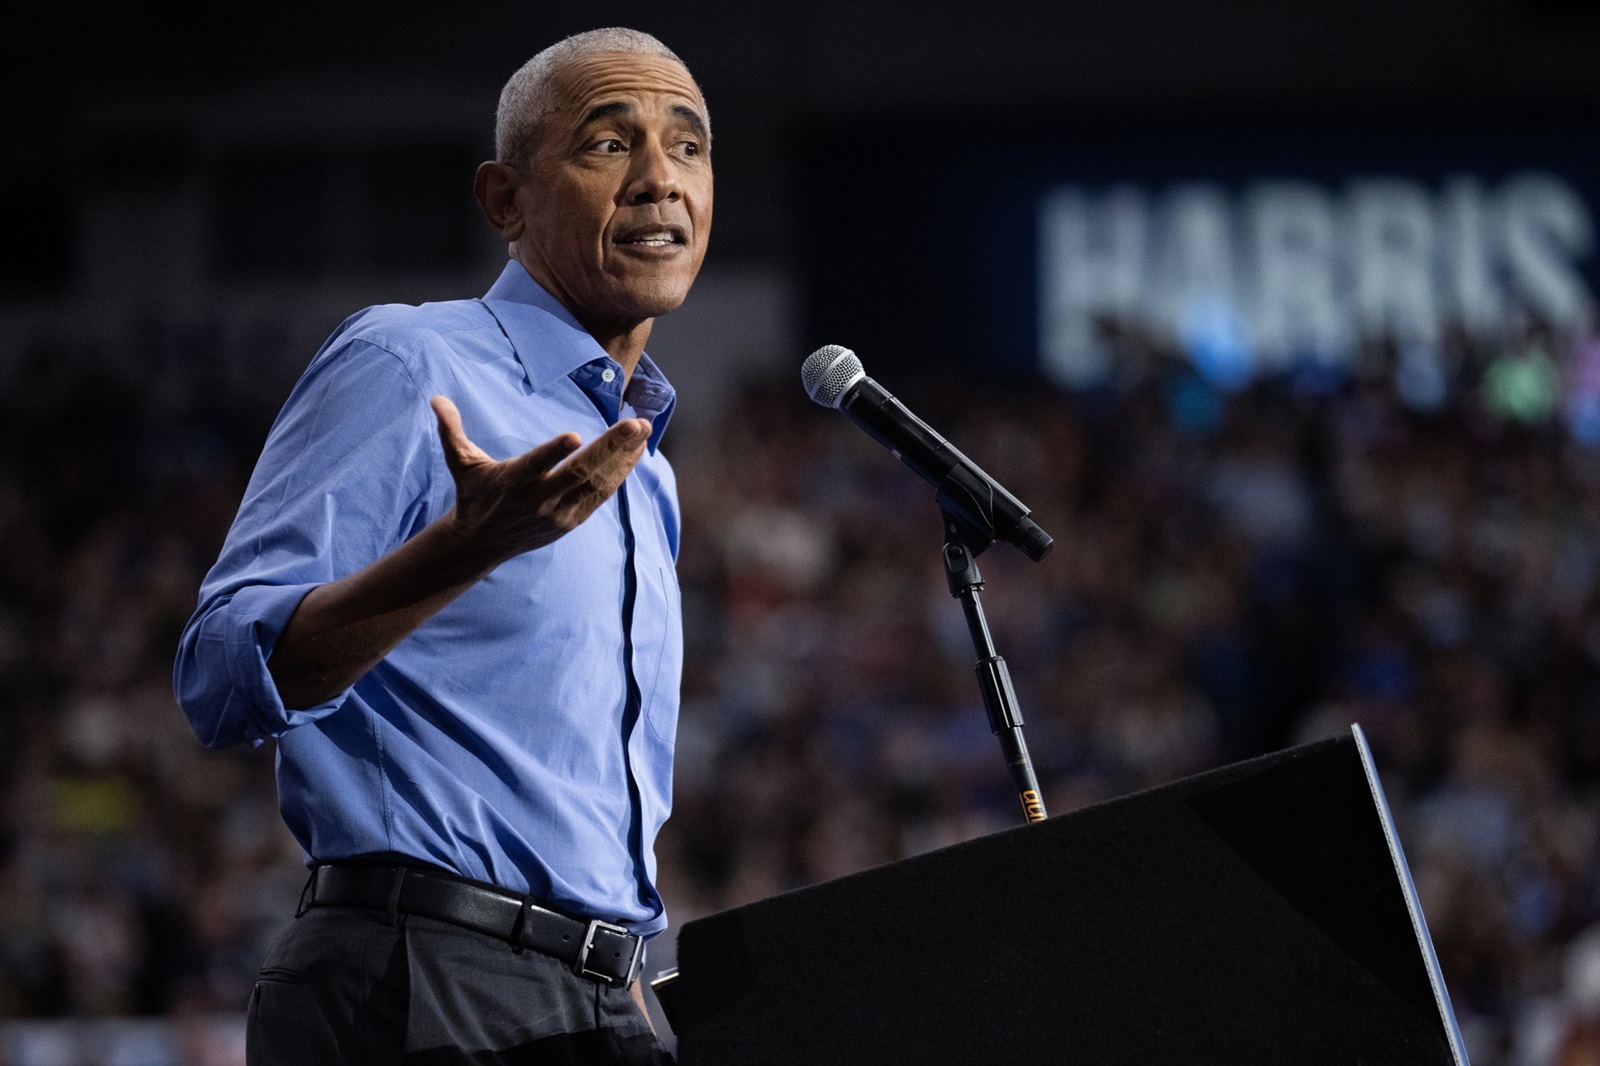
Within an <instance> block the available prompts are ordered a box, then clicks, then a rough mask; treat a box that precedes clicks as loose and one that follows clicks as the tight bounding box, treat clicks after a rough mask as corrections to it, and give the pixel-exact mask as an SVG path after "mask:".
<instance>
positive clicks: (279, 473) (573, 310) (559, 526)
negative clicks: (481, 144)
mask: <svg viewBox="0 0 1600 1066" xmlns="http://www.w3.org/2000/svg"><path fill="white" fill-rule="evenodd" d="M474 192H475V194H476V197H477V199H478V202H479V204H480V205H481V206H482V208H483V212H484V214H485V216H486V217H487V219H488V221H489V223H490V225H491V226H493V227H494V229H495V231H496V233H498V234H499V235H500V237H501V238H502V239H504V240H505V242H506V244H507V246H508V249H509V257H510V262H508V263H507V265H506V267H505V269H504V270H503V272H502V273H501V274H500V277H499V278H498V280H496V281H495V282H494V284H493V285H492V286H491V287H490V288H489V290H488V292H487V293H485V294H484V296H483V297H482V298H480V299H467V300H457V301H448V302H441V303H431V304H423V305H421V306H408V305H398V304H395V305H386V306H378V307H370V308H367V309H365V310H363V311H361V312H359V313H357V314H355V315H353V316H352V317H351V318H349V319H348V320H346V321H345V322H344V323H343V324H342V325H340V326H339V328H338V329H337V330H335V332H334V333H333V335H332V336H331V337H330V338H329V339H328V341H327V342H326V343H325V344H324V345H323V347H322V348H321V350H319V351H318V352H317V354H316V356H315V357H314V358H313V359H312V361H311V363H310V365H309V366H308V368H307V369H306V371H305V373H304V375H303V376H302V378H301V379H300V381H299V382H298V383H297V384H296V386H295V388H294V390H293V392H292V393H291V395H290V396H289V399H288V400H287V402H286V403H285V405H284V407H283V410H282V411H281V413H280V414H279V416H278V418H277V420H276V422H275V423H274V425H273V427H272V430H271V433H270V434H269V436H268V439H267V442H266V445H265V447H264V449H263V451H262V454H261V457H260V460H259V462H258V464H257V466H256V469H255V471H254V474H253V475H252V477H251V480H250V483H249V487H248V489H247V490H246V493H245V496H244V500H243V502H242V504H241V506H240V509H239V513H238V516H237V517H236V519H235V521H234V524H233V527H232V529H231V530H230V531H229V534H228V537H227V540H226V542H225V544H224V545H223V548H222V551H221V553H220V556H219V558H218V560H217V562H216V564H215V566H214V567H213V568H212V570H211V571H210V573H209V574H208V575H207V576H206V578H205V580H204V582H203V584H202V587H201V589H200V596H199V605H198V608H197V610H196V612H195V614H194V616H193V617H192V618H191V619H190V621H189V624H188V626H187V627H186V628H185V630H184V633H183V636H182V640H181V643H180V647H179V650H178V654H177V659H176V663H175V666H174V685H175V689H176V692H177V695H178V699H179V702H180V704H181V705H182V707H183V710H184V713H185V714H186V715H187V717H188V719H189V722H190V724H191V726H192V727H193V729H194V731H195V734H196V736H197V737H198V738H199V740H200V741H201V742H202V743H204V744H206V745H208V746H213V747H220V746H223V745H228V744H234V743H240V742H244V743H251V744H259V743H261V742H263V741H265V740H267V739H268V738H272V739H274V740H275V741H276V742H277V760H278V761H277V766H278V791H279V802H280V807H281V810H282V812H283V817H284V819H285V821H286V822H287V824H288V826H289V828H290V829H291V830H292V832H293V833H294V835H295V837H296V838H297V839H298V840H299V842H300V843H301V845H302V846H303V848H304V850H305V853H306V857H307V861H308V864H309V865H310V866H311V871H312V872H311V877H310V880H309V881H308V883H307V885H306V888H305V892H304V894H303V895H302V898H301V901H300V905H299V908H298V913H297V914H296V915H295V916H294V918H293V920H292V921H290V922H289V925H288V927H287V929H286V930H285V931H284V932H283V934H282V935H281V936H280V938H279V940H278V942H277V943H276V944H275V946H274V947H273V949H272V951H271V953H270V955H269V957H268V958H267V960H266V964H265V966H264V968H263V969H262V972H261V975H260V979H259V981H258V982H257V984H256V987H255V990H254V993H253V995H252V998H251V1002H250V1006H249V1023H248V1024H249V1029H248V1048H249V1058H250V1062H251V1063H252V1064H267V1063H293V1064H296V1066H305V1064H313V1063H340V1064H354V1063H380V1062H382V1063H398V1062H401V1061H405V1062H414V1063H419V1064H420V1063H446V1062H459V1063H466V1062H471V1063H474V1064H487V1063H511V1062H516V1063H545V1062H551V1063H554V1062H561V1063H574V1062H582V1063H589V1062H595V1063H600V1062H604V1063H613V1062H616V1063H622V1062H627V1063H648V1062H663V1061H668V1060H669V1056H668V1055H667V1053H666V1052H665V1051H664V1050H663V1049H662V1047H661V1046H660V1044H659V1043H658V1042H657V1041H656V1039H655V1037H654V1035H653V1033H652V1032H651V1029H650V1026H649V1021H648V1017H647V1015H646V1014H645V1013H644V1011H643V1009H642V1008H643V1000H642V998H641V992H640V988H639V983H638V977H639V972H640V967H641V965H642V956H643V948H644V942H645V940H647V939H648V938H649V937H650V936H652V935H653V934H655V933H657V932H659V931H660V930H661V929H662V928H663V927H664V926H665V924H666V915H665V911H664V908H663V905H662V901H661V898H660V896H659V895H658V893H657V891H656V886H655V884H654V874H655V862H654V857H653V851H652V848H653V844H654V840H655V837H656V833H657V831H658V830H659V828H660V827H661V825H662V823H663V822H664V821H665V819H666V817H667V813H668V808H669V805H670V800H671V770H672V750H673V738H674V733H675V729H676V724H677V713H678V683H679V676H680V672H681V665H682V650H681V649H682V633H681V615H680V607H679V599H678V589H677V582H676V578H675V576H674V561H675V559H676V556H677V550H678V532H679V518H678V506H677V497H676V489H675V485H674V481H673V475H672V471H671V469H670V467H669V466H668V464H667V461H666V459H665V457H664V456H662V455H661V454H660V453H659V451H658V450H657V449H658V446H659V443H660V440H661V435H662V433H663V432H664V431H665V429H666V426H667V422H668V420H669V418H670V416H671V414H672V409H673V403H674V398H673V391H672V387H671V385H670V384H668V382H667V380H666V378H665V377H664V376H663V375H662V373H661V371H660V370H659V369H658V368H657V367H656V365H655V363H653V362H652V361H651V359H650V357H649V356H648V355H646V354H645V352H644V346H645V342H646V340H647V339H648V337H649V335H650V329H651V324H652V321H653V320H654V318H655V317H656V316H657V315H661V314H664V313H666V312H667V311H670V310H672V309H673V308H675V307H677V306H678V305H679V304H680V303H681V302H682V301H683V299H684V297H685V295H686V294H687V293H688V290H689V287H690V285H691V284H692V282H693V281H694V278H695V275H696V274H697V272H698V271H699V268H700V263H701V260H702V258H703V257H704V254H705V249H706V241H707V238H708V236H709V232H710V226H711V204H712V176H711V152H710V125H709V118H708V115H707V112H706V107H705V101H704V99H703V98H702V95H701V93H700V90H699V88H698V86H697V85H696V83H695V81H694V79H693V77H691V75H690V74H689V72H688V70H687V69H686V68H685V67H684V65H683V64H682V62H680V61H679V59H678V58H677V57H676V56H675V55H674V54H673V53H672V52H671V51H670V50H668V49H667V48H666V47H665V46H664V45H663V44H661V43H660V42H659V41H657V40H656V39H655V38H653V37H650V36H648V35H646V34H642V33H638V32H635V31H631V30H623V29H602V30H595V31H592V32H589V33H584V34H579V35H577V36H575V37H570V38H567V39H566V40H563V41H561V42H559V43H557V44H555V45H552V46H551V47H549V48H547V49H545V50H544V51H542V52H540V53H539V54H538V55H536V56H534V58H533V59H531V60H530V61H529V62H528V63H527V64H526V65H524V66H523V67H522V68H521V69H520V70H518V71H517V72H516V73H515V74H514V75H513V76H512V77H511V79H510V80H509V81H508V82H507V83H506V85H505V88H504V90H503V91H502V94H501V97H500V102H499V109H498V113H497V118H496V124H495V159H494V161H492V162H486V163H483V164H481V165H480V166H479V168H478V170H477V174H476V177H475V181H474ZM585 442H587V443H585Z"/></svg>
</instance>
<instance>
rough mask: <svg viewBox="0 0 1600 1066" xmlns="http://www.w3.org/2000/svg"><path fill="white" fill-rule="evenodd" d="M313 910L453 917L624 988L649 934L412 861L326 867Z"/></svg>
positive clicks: (310, 887)
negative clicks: (360, 909)
mask: <svg viewBox="0 0 1600 1066" xmlns="http://www.w3.org/2000/svg"><path fill="white" fill-rule="evenodd" d="M309 907H376V908H379V909H382V910H390V909H392V910H395V911H398V912H400V913H402V914H415V915H419V916H420V917H423V918H433V919H436V920H438V921H441V922H449V923H451V924H452V925H459V926H461V927H463V928H465V929H471V930H474V931H476V932H479V933H485V934H487V935H489V936H492V937H497V938H499V939H501V940H504V941H505V942H506V943H508V944H510V945H512V946H513V947H515V948H517V950H519V951H520V950H522V949H524V948H532V949H533V950H534V951H538V952H542V953H543V954H546V955H553V956H554V957H556V958H558V959H560V960H561V961H562V962H565V963H566V964H567V965H569V966H571V967H572V972H573V973H575V974H577V975H578V976H579V977H587V978H588V979H589V980H591V981H598V982H600V983H601V984H605V985H611V986H613V987H617V988H622V987H626V986H628V985H631V984H632V983H633V981H634V978H636V977H638V976H639V967H640V966H641V965H642V964H643V962H644V938H643V937H641V936H639V935H638V934H636V933H630V932H628V931H627V930H626V929H624V928H623V927H622V926H620V925H613V924H612V923H610V922H601V921H591V922H585V921H581V920H579V919H577V918H569V917H567V916H566V915H565V914H558V913H557V912H555V911H553V910H550V909H548V908H546V907H541V906H540V905H539V904H537V903H535V902H534V901H533V900H531V899H529V898H528V897H526V896H519V895H516V894H514V893H511V892H507V891H506V890H505V889H501V888H495V887H493V886H490V885H484V884H481V883H479V882H476V881H466V880H461V879H458V878H455V877H452V876H451V875H449V874H445V873H442V872H440V873H435V872H433V871H430V870H419V869H417V868H415V867H411V866H365V865H361V866H343V865H322V866H318V867H317V868H316V869H315V870H313V871H312V873H311V880H310V881H309V882H307V884H306V889H305V893H304V894H303V895H302V897H301V900H300V911H299V913H304V912H305V911H306V909H307V908H309Z"/></svg>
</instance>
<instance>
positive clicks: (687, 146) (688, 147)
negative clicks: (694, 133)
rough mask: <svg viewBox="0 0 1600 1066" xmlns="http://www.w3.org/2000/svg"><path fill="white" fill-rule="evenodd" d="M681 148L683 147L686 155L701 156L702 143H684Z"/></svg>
mask: <svg viewBox="0 0 1600 1066" xmlns="http://www.w3.org/2000/svg"><path fill="white" fill-rule="evenodd" d="M680 147H682V149H683V154H684V155H699V154H700V142H699V141H684V142H682V144H681V146H680Z"/></svg>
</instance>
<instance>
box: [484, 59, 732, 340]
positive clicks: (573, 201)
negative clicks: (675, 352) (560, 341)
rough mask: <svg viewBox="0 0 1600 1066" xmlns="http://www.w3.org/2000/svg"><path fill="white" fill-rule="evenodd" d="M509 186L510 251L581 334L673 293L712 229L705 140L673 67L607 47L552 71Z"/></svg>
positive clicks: (701, 117) (629, 320) (649, 309)
mask: <svg viewBox="0 0 1600 1066" xmlns="http://www.w3.org/2000/svg"><path fill="white" fill-rule="evenodd" d="M554 88H555V90H556V99H557V101H558V103H557V107H556V110H555V111H554V112H553V113H551V114H550V115H548V116H546V117H545V119H544V120H543V124H542V128H541V132H540V136H539V138H538V147H536V148H535V149H534V151H533V155H532V158H531V159H529V160H527V161H526V163H525V165H524V166H523V169H525V171H526V173H527V175H528V180H526V181H524V182H522V183H521V185H520V187H519V188H518V190H517V194H516V197H517V199H516V202H517V208H518V211H519V213H520V215H521V218H522V220H523V223H524V227H523V232H522V234H521V236H520V237H518V238H517V240H516V241H515V246H516V247H515V255H516V258H517V259H518V260H519V261H520V262H521V263H522V264H523V265H524V266H525V267H527V268H528V271H529V273H531V274H532V275H533V277H534V278H535V280H537V281H538V282H539V283H540V284H541V285H543V286H544V287H545V288H546V289H548V290H549V291H550V293H551V294H552V295H554V296H555V297H556V298H557V299H558V300H560V301H561V303H562V304H563V306H565V307H566V308H567V310H569V311H571V312H572V314H573V316H574V317H575V318H577V319H578V321H579V322H581V323H582V324H583V325H584V327H585V328H587V329H588V330H589V331H590V332H591V333H597V334H598V333H600V332H603V331H608V330H612V329H623V330H626V329H631V328H632V327H633V326H636V325H638V324H640V323H641V322H643V321H645V320H646V319H651V318H654V317H656V316H657V315H661V314H665V313H666V312H668V311H671V310H672V309H673V308H675V307H677V306H678V305H679V304H681V303H682V302H683V299H684V297H685V296H686V295H688V292H689V286H690V285H691V284H692V283H693V282H694V278H695V275H696V274H697V273H698V272H699V270H700V262H701V260H702V259H703V258H705V252H706V240H707V238H708V237H709V236H710V234H711V139H710V132H709V130H708V129H707V125H706V108H705V103H704V101H702V100H701V98H700V93H699V90H698V89H696V88H695V84H694V81H693V80H692V79H691V78H690V77H689V72H688V71H686V70H685V69H684V68H683V67H682V66H681V65H680V64H678V63H675V62H673V61H672V60H670V59H666V58H664V57H660V56H644V55H630V54H625V53H619V52H606V53H600V54H596V55H591V56H588V57H586V58H582V59H579V60H575V61H573V62H571V63H569V64H567V65H566V66H565V67H563V68H562V69H561V70H560V71H558V72H557V73H556V75H555V82H554Z"/></svg>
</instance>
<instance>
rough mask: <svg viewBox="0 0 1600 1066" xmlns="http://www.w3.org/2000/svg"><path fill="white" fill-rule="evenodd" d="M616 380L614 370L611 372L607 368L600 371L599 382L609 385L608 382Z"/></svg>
mask: <svg viewBox="0 0 1600 1066" xmlns="http://www.w3.org/2000/svg"><path fill="white" fill-rule="evenodd" d="M616 379H617V372H616V371H615V370H612V369H611V368H610V367H609V366H608V367H606V368H605V369H604V370H602V371H600V380H601V381H604V382H607V383H608V384H609V383H610V382H612V381H615V380H616Z"/></svg>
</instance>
